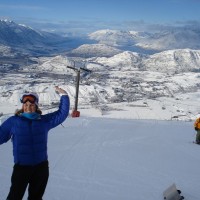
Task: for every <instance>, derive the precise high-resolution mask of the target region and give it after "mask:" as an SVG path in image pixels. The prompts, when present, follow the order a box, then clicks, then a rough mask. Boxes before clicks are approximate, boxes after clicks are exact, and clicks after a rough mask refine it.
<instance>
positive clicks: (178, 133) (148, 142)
mask: <svg viewBox="0 0 200 200" xmlns="http://www.w3.org/2000/svg"><path fill="white" fill-rule="evenodd" d="M71 104H73V101H71ZM18 106H19V105H18ZM12 109H13V112H14V107H10V108H9V107H8V106H4V107H1V110H3V112H4V113H5V112H6V110H9V112H10V111H11V110H12ZM137 109H138V108H136V107H134V106H133V107H132V109H131V110H129V115H128V116H129V119H125V117H124V116H125V115H123V112H122V111H123V109H121V110H120V109H118V110H114V111H113V113H112V111H109V112H108V113H107V115H104V116H100V114H99V111H98V110H96V109H94V108H93V109H91V108H88V109H86V108H84V109H82V108H80V109H79V111H80V112H81V117H80V118H71V117H70V116H69V117H68V118H67V119H66V121H65V122H64V123H63V124H62V125H60V126H58V127H57V128H55V129H53V130H52V131H50V133H49V142H48V153H49V163H50V164H49V165H50V166H49V167H50V177H49V182H48V185H47V189H46V192H45V195H44V200H64V199H69V200H122V199H123V200H133V199H134V200H147V199H148V200H160V199H163V191H164V190H166V188H168V187H169V186H170V185H171V184H173V183H175V184H176V186H177V188H178V189H180V190H181V191H182V195H183V196H184V197H185V199H187V200H199V194H200V193H199V162H200V158H199V156H198V155H199V153H200V146H198V145H196V144H194V143H193V140H194V139H195V131H194V129H193V121H172V120H158V119H148V117H147V119H140V118H139V117H137V115H136V113H135V112H136V110H137ZM142 109H144V108H141V110H140V113H142ZM70 112H71V111H70ZM121 113H122V114H121ZM127 113H128V112H126V114H127ZM162 113H164V112H160V115H162ZM144 115H145V113H144V114H143V115H142V114H141V116H144ZM146 115H150V116H151V117H152V118H153V116H154V115H153V114H152V115H151V110H149V112H148V114H147V113H146ZM131 116H132V118H131ZM114 118H115V119H114ZM134 118H135V119H134ZM2 121H3V120H2ZM0 163H1V165H0V166H1V167H0V180H1V183H2V184H1V187H0V193H1V198H0V199H2V200H3V199H6V196H7V194H8V191H9V187H10V177H11V173H12V167H13V157H12V144H11V142H10V141H9V142H8V143H6V144H3V145H1V146H0ZM26 198H27V192H26V194H25V196H24V199H26Z"/></svg>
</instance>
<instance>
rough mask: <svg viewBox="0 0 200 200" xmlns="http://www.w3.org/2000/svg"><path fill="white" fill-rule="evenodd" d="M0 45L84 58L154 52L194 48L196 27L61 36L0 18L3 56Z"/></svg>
mask: <svg viewBox="0 0 200 200" xmlns="http://www.w3.org/2000/svg"><path fill="white" fill-rule="evenodd" d="M2 48H3V49H5V48H7V49H8V48H10V51H12V50H13V49H14V50H13V51H12V52H15V53H19V52H22V53H25V54H30V55H31V54H32V55H39V56H40V55H49V54H56V53H65V54H66V55H68V56H78V57H85V58H88V57H101V56H105V57H111V56H113V55H115V54H118V53H120V52H123V51H134V52H137V53H143V54H154V53H158V52H161V51H166V50H173V49H193V50H198V49H200V29H198V28H196V29H195V28H190V27H184V28H181V27H179V28H177V27H175V28H174V29H171V30H163V31H160V32H156V33H152V32H151V33H150V32H137V31H134V30H133V31H124V30H121V31H120V30H109V29H108V30H99V31H96V32H93V33H90V34H89V35H86V36H80V37H73V36H70V34H68V36H67V37H63V36H61V35H58V34H53V33H47V32H42V31H38V30H34V29H32V28H31V27H28V26H26V25H21V24H16V23H15V22H13V21H9V20H0V55H3V54H2ZM3 52H4V51H3ZM7 52H8V54H9V51H7ZM4 56H5V53H4Z"/></svg>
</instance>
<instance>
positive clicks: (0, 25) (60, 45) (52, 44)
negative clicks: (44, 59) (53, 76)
mask: <svg viewBox="0 0 200 200" xmlns="http://www.w3.org/2000/svg"><path fill="white" fill-rule="evenodd" d="M67 44H68V45H67ZM0 45H1V47H3V46H7V47H9V48H12V49H13V50H14V51H15V52H16V53H21V54H29V55H49V54H53V53H58V52H63V51H67V50H69V49H71V46H75V47H77V45H75V42H74V43H73V44H71V39H68V38H66V37H62V36H60V35H57V34H53V33H48V32H43V31H38V30H34V29H32V28H31V27H29V26H26V25H23V24H17V23H15V22H13V21H9V20H0ZM6 56H9V54H7V55H6Z"/></svg>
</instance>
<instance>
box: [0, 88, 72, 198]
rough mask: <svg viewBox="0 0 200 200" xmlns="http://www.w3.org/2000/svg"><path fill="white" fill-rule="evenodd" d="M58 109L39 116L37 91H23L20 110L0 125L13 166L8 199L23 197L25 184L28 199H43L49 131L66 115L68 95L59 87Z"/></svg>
mask: <svg viewBox="0 0 200 200" xmlns="http://www.w3.org/2000/svg"><path fill="white" fill-rule="evenodd" d="M56 91H57V92H58V93H60V94H62V96H61V100H60V105H59V109H58V110H57V111H55V112H53V113H49V114H46V115H42V112H41V110H40V109H39V108H38V101H39V98H38V95H37V94H36V93H29V94H24V95H23V96H22V98H21V103H22V109H21V110H19V111H18V112H16V114H15V116H12V117H10V118H8V119H7V120H6V121H5V122H4V123H3V124H2V125H1V126H0V144H3V143H5V142H7V141H8V140H10V139H11V140H12V143H13V156H14V163H15V164H14V167H13V173H12V177H11V187H10V192H9V194H8V197H7V200H22V198H23V196H24V193H25V191H26V188H27V186H28V200H42V196H43V194H44V192H45V188H46V185H47V182H48V177H49V167H48V155H47V138H48V131H49V130H50V129H52V128H54V127H56V126H58V125H59V124H61V123H62V122H63V121H64V120H65V119H66V118H67V116H68V114H69V104H70V102H69V97H68V95H67V92H66V91H65V90H63V89H61V88H59V87H56Z"/></svg>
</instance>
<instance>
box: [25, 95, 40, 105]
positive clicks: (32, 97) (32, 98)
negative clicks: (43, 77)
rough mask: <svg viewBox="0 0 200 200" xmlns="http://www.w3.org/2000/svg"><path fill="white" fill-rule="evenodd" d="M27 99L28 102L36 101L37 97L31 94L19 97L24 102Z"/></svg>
mask: <svg viewBox="0 0 200 200" xmlns="http://www.w3.org/2000/svg"><path fill="white" fill-rule="evenodd" d="M27 101H29V102H30V103H36V102H37V99H36V97H35V96H33V95H24V96H23V97H22V99H21V103H23V104H24V103H26V102H27Z"/></svg>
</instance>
